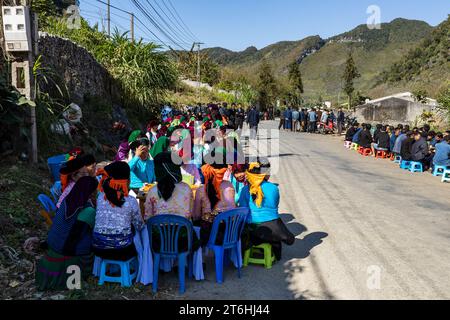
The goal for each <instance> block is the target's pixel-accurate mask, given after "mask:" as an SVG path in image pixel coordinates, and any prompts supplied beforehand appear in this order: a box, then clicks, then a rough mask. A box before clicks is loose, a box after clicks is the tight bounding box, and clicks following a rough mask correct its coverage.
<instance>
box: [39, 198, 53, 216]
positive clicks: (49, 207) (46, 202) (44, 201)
mask: <svg viewBox="0 0 450 320" xmlns="http://www.w3.org/2000/svg"><path fill="white" fill-rule="evenodd" d="M38 200H39V202H40V203H41V205H42V208H44V210H45V211H46V212H48V213H54V212H56V206H55V204H54V203H53V201H52V199H50V198H49V197H48V196H46V195H45V194H41V195H39V196H38Z"/></svg>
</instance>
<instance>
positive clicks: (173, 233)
mask: <svg viewBox="0 0 450 320" xmlns="http://www.w3.org/2000/svg"><path fill="white" fill-rule="evenodd" d="M147 228H148V232H149V239H150V248H151V249H152V252H153V284H152V287H153V293H157V292H158V276H159V267H160V266H159V265H160V261H161V258H167V259H178V277H179V281H180V293H181V294H183V293H185V291H186V284H185V272H186V266H188V268H189V277H192V276H193V267H192V262H193V261H192V259H188V258H189V257H190V256H191V251H192V241H193V240H192V232H193V226H192V222H191V221H189V220H188V219H186V218H184V217H181V216H175V215H158V216H156V217H153V218H151V219H150V220H149V221H148V223H147ZM153 228H156V229H157V230H158V232H159V236H160V242H161V244H160V252H154V251H153V243H152V242H153V237H152V236H153ZM183 229H185V230H186V232H187V240H188V246H187V251H185V252H180V251H179V248H178V240H179V238H180V232H181V231H182V230H183ZM188 260H189V261H188Z"/></svg>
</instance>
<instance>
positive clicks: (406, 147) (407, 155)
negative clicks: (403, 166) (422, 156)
mask: <svg viewBox="0 0 450 320" xmlns="http://www.w3.org/2000/svg"><path fill="white" fill-rule="evenodd" d="M413 143H414V139H413V138H407V139H406V140H405V141H403V143H402V148H401V151H400V155H401V156H402V159H403V160H405V161H411V160H412V145H413Z"/></svg>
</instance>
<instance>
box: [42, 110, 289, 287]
mask: <svg viewBox="0 0 450 320" xmlns="http://www.w3.org/2000/svg"><path fill="white" fill-rule="evenodd" d="M226 114H227V111H226V109H225V110H223V108H219V107H218V106H215V105H212V106H211V107H210V108H209V110H207V111H205V112H202V113H199V114H195V112H187V113H181V114H179V115H172V117H171V118H169V117H166V118H162V119H161V120H160V121H151V122H150V124H149V125H148V131H149V132H147V133H144V132H142V131H140V130H134V131H132V130H130V131H129V132H127V133H126V134H125V135H124V137H123V140H122V141H121V143H120V146H119V148H118V150H117V155H116V156H115V158H114V159H113V161H112V162H108V164H106V165H105V166H102V167H100V166H99V167H98V168H97V163H96V160H95V158H94V157H93V156H92V155H85V154H82V153H81V154H79V155H77V156H75V157H74V158H73V159H71V160H70V161H68V162H66V163H65V164H64V165H63V166H62V168H61V170H60V173H61V181H62V185H63V193H62V196H61V197H60V199H59V203H58V209H57V211H56V215H55V217H54V218H53V224H52V225H51V227H50V231H49V233H48V238H47V249H46V250H47V252H46V255H45V256H44V257H43V258H42V259H41V260H40V261H39V263H38V268H37V270H36V283H37V287H38V289H39V290H53V289H66V279H67V277H68V274H67V272H66V271H67V268H68V267H69V266H74V265H77V266H79V267H80V268H81V270H82V271H83V275H84V276H88V275H90V274H91V273H92V263H93V260H94V258H95V257H98V258H101V259H107V260H115V261H129V260H130V259H132V258H133V257H135V256H136V255H137V249H136V247H135V245H134V242H133V239H134V237H135V235H136V233H137V232H141V230H143V228H144V227H145V225H146V224H147V223H148V222H149V221H150V220H151V219H152V218H153V217H155V216H158V215H167V214H170V215H177V216H181V217H183V218H186V219H187V220H189V221H191V222H192V223H193V225H194V226H197V227H199V228H200V233H199V236H197V234H196V233H194V234H193V235H192V236H193V240H194V245H193V248H192V249H193V250H197V249H198V248H199V246H205V245H207V244H208V242H209V238H210V234H211V230H212V226H213V224H214V221H215V219H216V218H217V216H219V215H220V214H221V213H224V212H227V211H229V210H232V209H235V208H238V207H247V208H249V210H250V216H249V219H248V224H247V226H246V228H245V231H244V233H243V238H242V245H243V252H245V250H246V249H249V248H250V247H251V246H253V245H259V244H261V243H270V244H272V246H273V248H274V254H275V256H276V258H277V260H280V259H281V258H282V257H281V252H282V250H281V246H282V243H285V244H287V245H292V244H293V243H294V241H295V237H294V235H293V234H292V233H291V232H290V231H289V230H288V228H287V227H286V225H284V223H283V222H282V221H281V219H280V215H279V212H278V206H279V203H280V191H279V188H278V186H277V185H275V184H273V183H271V182H270V181H269V179H270V171H269V169H270V164H268V163H267V162H266V163H262V162H261V161H259V162H254V163H249V161H248V159H247V160H246V161H243V162H244V163H239V162H238V161H237V158H238V154H239V152H241V151H242V146H241V145H240V138H239V135H236V134H235V132H233V131H231V132H229V131H227V129H233V126H230V125H229V124H228V125H227V124H226V123H230V122H231V121H230V119H228V118H227V116H226ZM208 129H212V130H213V131H215V133H216V134H215V135H214V137H213V138H210V137H209V136H208V135H207V134H206V130H208ZM194 130H200V132H201V134H202V135H201V137H200V138H198V137H197V138H194V137H193V133H194ZM189 151H191V152H189ZM230 153H231V155H232V156H233V157H232V159H234V161H232V163H229V162H227V160H228V161H229V154H230ZM198 155H205V157H203V158H202V157H200V161H199V159H198V157H197V156H198ZM178 160H179V161H178ZM143 190H145V201H144V202H143V203H142V205H141V204H140V203H139V201H140V200H141V199H140V198H139V196H138V194H142V192H143ZM138 198H139V199H138ZM219 229H220V230H219V236H218V238H217V241H219V242H220V241H222V240H221V237H222V239H223V234H221V232H222V233H223V228H222V227H221V228H219ZM152 234H153V238H152V239H151V240H152V244H153V245H152V250H153V251H154V252H157V251H158V250H159V245H158V241H159V238H158V236H157V234H156V233H152ZM155 234H156V236H155ZM179 241H181V243H180V245H179V247H180V248H181V249H182V248H185V247H186V245H187V238H186V234H184V235H183V234H182V235H181V238H180V240H179Z"/></svg>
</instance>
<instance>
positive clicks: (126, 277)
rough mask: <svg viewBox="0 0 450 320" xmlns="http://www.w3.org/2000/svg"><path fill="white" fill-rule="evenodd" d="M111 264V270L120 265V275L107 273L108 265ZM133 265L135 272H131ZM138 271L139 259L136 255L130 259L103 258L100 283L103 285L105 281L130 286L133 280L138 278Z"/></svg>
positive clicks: (125, 286)
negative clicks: (115, 275)
mask: <svg viewBox="0 0 450 320" xmlns="http://www.w3.org/2000/svg"><path fill="white" fill-rule="evenodd" d="M108 266H110V268H111V271H113V270H114V271H115V270H117V268H113V267H119V270H120V276H118V277H114V276H108V275H107V274H106V269H107V267H108ZM132 267H133V273H131V270H132ZM137 273H138V260H137V258H136V257H134V258H132V259H130V260H128V261H114V260H103V259H102V264H101V269H100V280H99V281H98V284H99V285H100V286H102V285H103V284H104V283H105V282H111V283H120V284H121V285H122V287H124V288H129V287H131V285H132V284H133V280H134V279H136V277H137Z"/></svg>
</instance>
